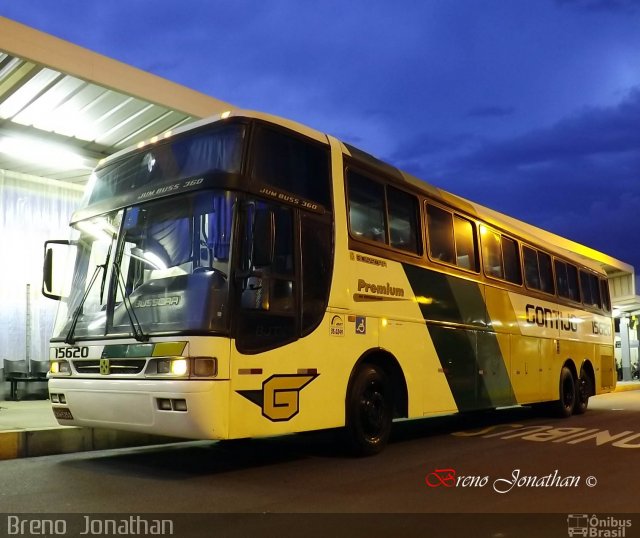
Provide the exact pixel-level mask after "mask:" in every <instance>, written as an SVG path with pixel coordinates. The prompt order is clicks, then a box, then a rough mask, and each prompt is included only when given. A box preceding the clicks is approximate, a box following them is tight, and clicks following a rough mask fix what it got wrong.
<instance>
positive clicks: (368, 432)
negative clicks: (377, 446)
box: [360, 382, 387, 441]
mask: <svg viewBox="0 0 640 538" xmlns="http://www.w3.org/2000/svg"><path fill="white" fill-rule="evenodd" d="M386 415H387V403H386V399H385V395H384V391H383V389H382V387H381V386H380V384H379V383H375V382H371V383H369V384H368V385H367V387H366V388H365V390H364V391H363V392H362V397H361V398H360V424H361V425H362V432H363V433H364V434H365V436H366V437H367V438H368V439H369V440H372V441H375V440H376V439H378V438H379V437H380V435H381V434H382V432H383V430H384V427H385V422H386Z"/></svg>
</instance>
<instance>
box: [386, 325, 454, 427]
mask: <svg viewBox="0 0 640 538" xmlns="http://www.w3.org/2000/svg"><path fill="white" fill-rule="evenodd" d="M380 347H381V348H382V349H384V350H386V351H389V352H390V353H391V354H392V355H393V356H394V357H396V359H397V360H398V362H399V364H400V367H401V368H402V372H403V374H404V377H405V381H406V383H407V393H408V396H409V417H410V418H413V417H421V416H424V415H429V414H445V413H455V412H456V411H457V410H458V408H457V406H456V402H455V400H454V398H453V395H452V393H451V389H450V388H449V383H448V382H447V378H446V376H445V374H444V371H443V369H442V366H441V363H440V360H439V359H438V354H437V353H436V349H435V347H434V345H433V342H432V340H431V336H430V334H429V331H428V330H427V327H426V325H425V323H424V322H406V321H393V320H385V321H384V322H382V323H381V328H380Z"/></svg>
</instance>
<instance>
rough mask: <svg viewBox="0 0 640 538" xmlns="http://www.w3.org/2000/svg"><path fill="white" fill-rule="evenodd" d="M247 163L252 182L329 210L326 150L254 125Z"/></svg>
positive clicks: (262, 126) (314, 144)
mask: <svg viewBox="0 0 640 538" xmlns="http://www.w3.org/2000/svg"><path fill="white" fill-rule="evenodd" d="M251 163H252V164H251V177H252V178H253V179H256V180H258V181H260V182H262V183H267V184H268V185H271V186H273V187H275V188H277V189H282V190H284V191H287V192H290V193H292V194H297V195H298V196H300V197H301V198H305V199H307V200H313V201H314V202H317V203H319V204H322V205H323V206H324V207H327V208H328V207H331V204H330V185H329V184H330V174H329V149H328V148H327V147H324V146H322V145H321V144H317V143H314V142H311V141H307V140H303V139H301V138H297V137H293V136H290V135H288V134H285V133H283V132H281V131H278V130H275V129H271V128H269V127H266V126H264V125H257V126H256V128H255V131H254V135H253V155H252V161H251Z"/></svg>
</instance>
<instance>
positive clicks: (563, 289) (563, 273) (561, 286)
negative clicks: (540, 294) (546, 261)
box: [554, 260, 570, 299]
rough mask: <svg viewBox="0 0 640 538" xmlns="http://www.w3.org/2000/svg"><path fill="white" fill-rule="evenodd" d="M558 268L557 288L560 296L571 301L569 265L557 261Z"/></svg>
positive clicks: (555, 263)
mask: <svg viewBox="0 0 640 538" xmlns="http://www.w3.org/2000/svg"><path fill="white" fill-rule="evenodd" d="M554 265H555V268H556V286H557V287H558V295H559V296H560V297H565V298H566V299H569V298H570V297H569V281H568V279H567V264H566V263H564V262H561V261H560V260H555V261H554Z"/></svg>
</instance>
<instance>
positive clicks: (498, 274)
mask: <svg viewBox="0 0 640 538" xmlns="http://www.w3.org/2000/svg"><path fill="white" fill-rule="evenodd" d="M480 235H481V237H482V261H483V266H484V272H485V273H486V274H487V275H489V276H492V277H495V278H504V267H503V265H502V244H501V240H500V234H498V233H496V232H494V231H492V230H489V228H486V227H485V226H482V228H481V234H480Z"/></svg>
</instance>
